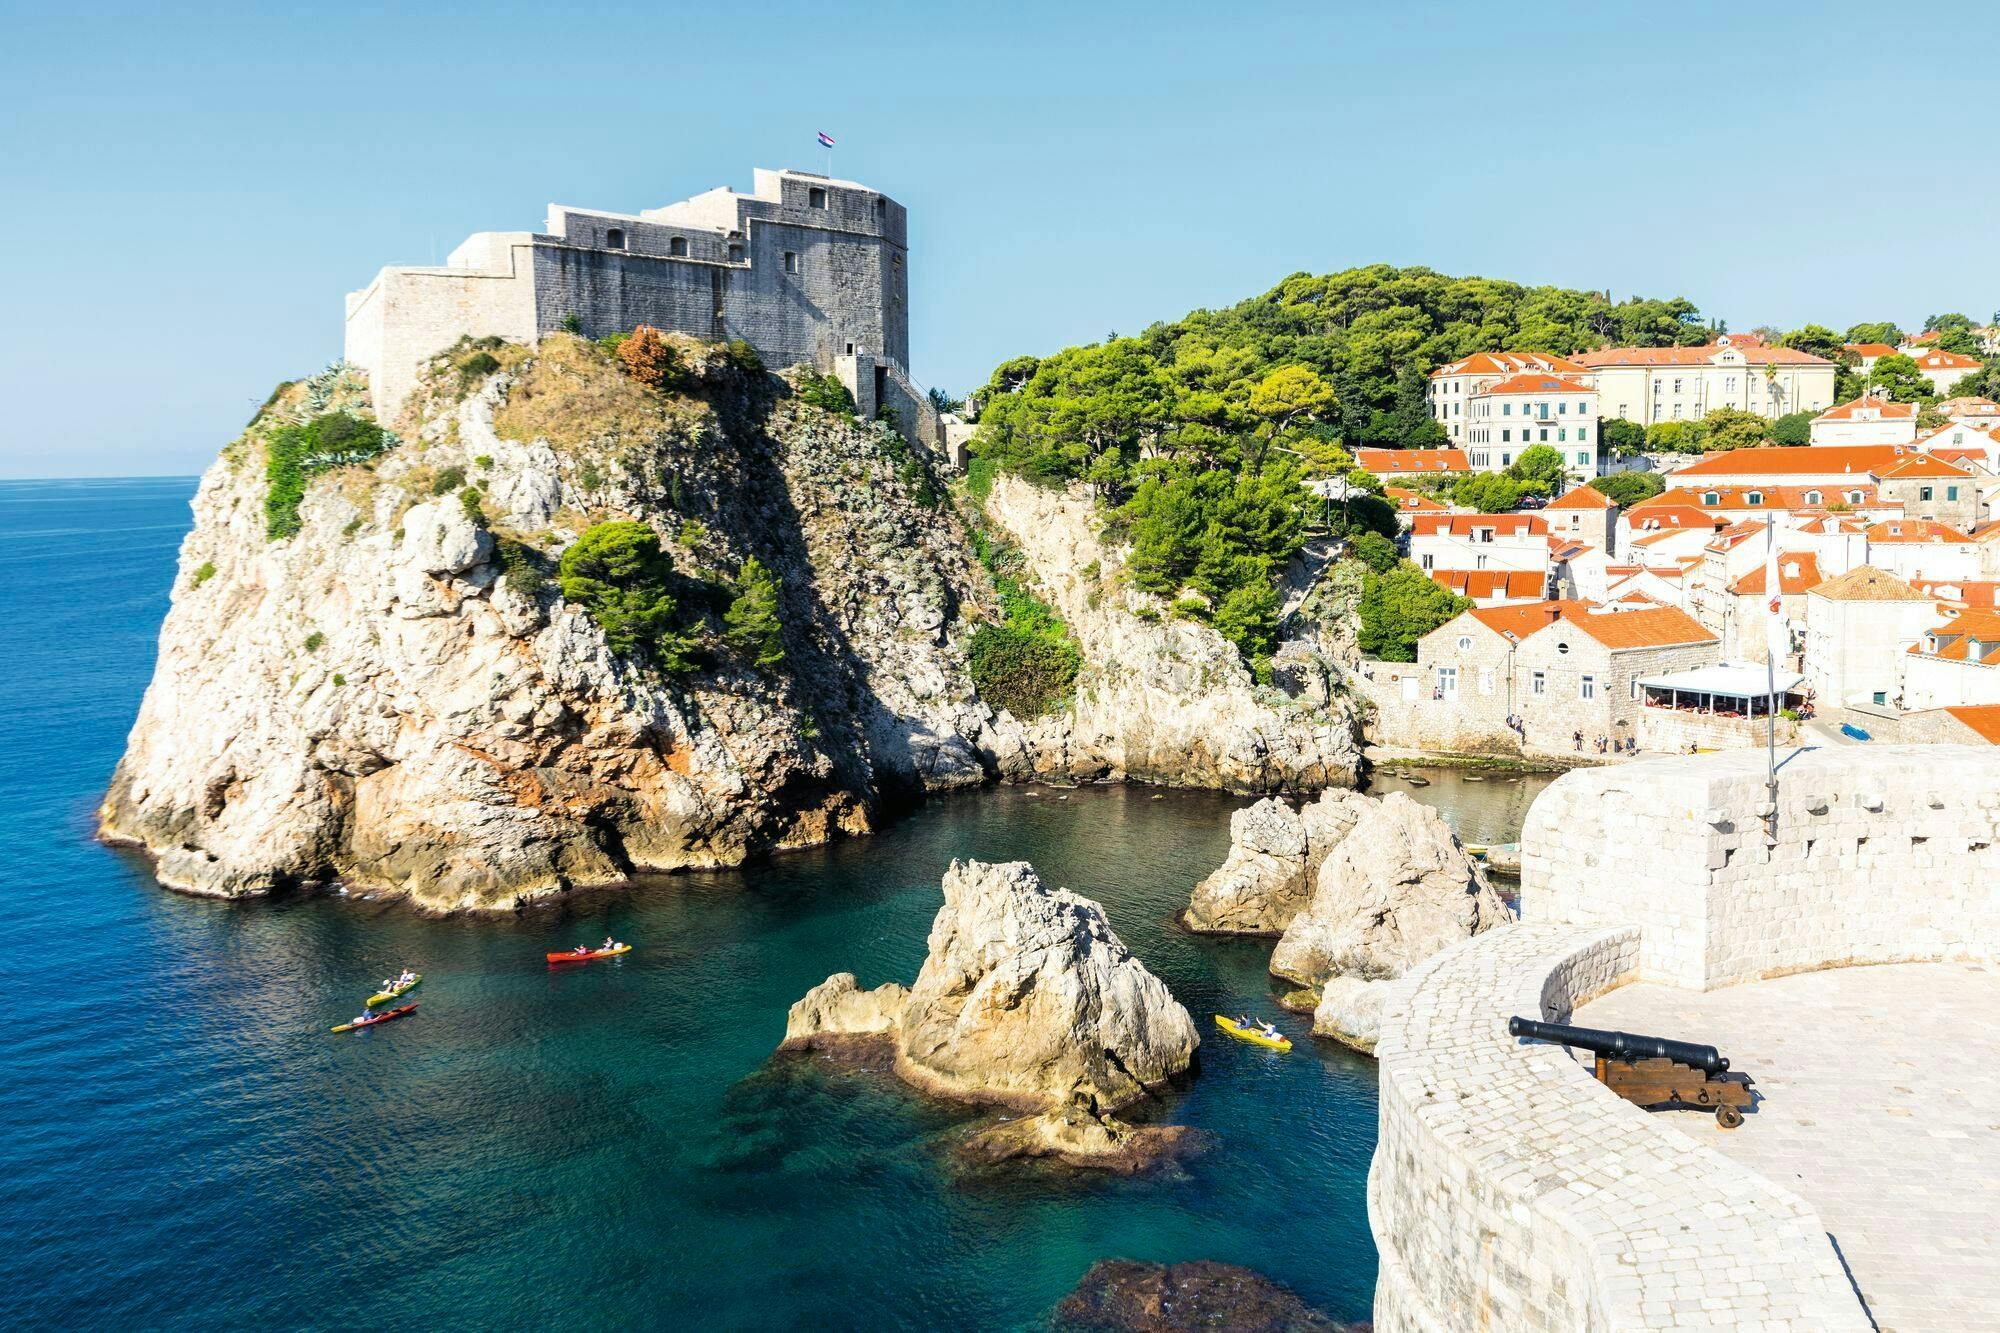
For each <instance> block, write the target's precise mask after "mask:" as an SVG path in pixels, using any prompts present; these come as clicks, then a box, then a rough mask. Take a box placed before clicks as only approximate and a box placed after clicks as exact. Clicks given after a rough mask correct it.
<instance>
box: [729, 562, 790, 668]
mask: <svg viewBox="0 0 2000 1333" xmlns="http://www.w3.org/2000/svg"><path fill="white" fill-rule="evenodd" d="M736 587H737V593H736V597H735V599H734V600H733V601H731V602H730V603H729V610H728V611H726V612H724V613H723V617H722V623H723V626H724V630H723V636H722V637H723V641H724V642H725V643H727V644H728V645H729V646H730V647H731V648H733V649H735V650H736V651H737V652H738V653H740V654H742V655H743V656H744V657H745V658H747V659H748V660H749V661H750V662H751V663H752V664H753V665H755V666H756V667H757V668H758V669H760V670H763V671H770V670H773V669H775V668H777V667H779V666H782V665H783V664H784V661H785V641H784V634H783V626H782V625H781V623H780V622H779V619H778V580H777V578H776V577H775V576H774V575H772V573H771V571H770V570H768V569H766V568H765V567H764V562H763V561H761V560H759V559H758V558H757V557H756V556H754V555H753V556H751V557H750V558H749V559H748V560H745V561H744V562H743V568H742V570H741V571H740V572H739V573H738V574H737V576H736Z"/></svg>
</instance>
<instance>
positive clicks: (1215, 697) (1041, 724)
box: [986, 476, 1361, 792]
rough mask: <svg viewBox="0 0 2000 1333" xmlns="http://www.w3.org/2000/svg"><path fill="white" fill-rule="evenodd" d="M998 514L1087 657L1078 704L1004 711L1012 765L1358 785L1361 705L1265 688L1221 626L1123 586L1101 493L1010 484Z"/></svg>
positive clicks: (1232, 786)
mask: <svg viewBox="0 0 2000 1333" xmlns="http://www.w3.org/2000/svg"><path fill="white" fill-rule="evenodd" d="M986 513H987V515H988V516H989V517H990V518H991V519H992V520H993V522H994V523H995V524H996V525H997V526H998V528H999V529H1000V531H1001V532H1002V533H1003V534H1005V535H1006V536H1007V537H1008V538H1010V539H1011V540H1012V541H1013V542H1014V543H1016V544H1017V545H1018V546H1019V547H1020V549H1021V553H1022V556H1023V558H1024V560H1025V563H1026V567H1027V571H1028V573H1029V575H1030V578H1031V582H1032V584H1033V586H1034V589H1035V591H1036V592H1037V593H1038V594H1040V595H1041V596H1043V597H1045V598H1046V599H1047V600H1048V601H1049V602H1050V603H1051V604H1052V605H1053V606H1054V607H1055V609H1056V611H1057V612H1058V613H1059V614H1060V615H1061V616H1062V618H1063V621H1064V623H1066V624H1067V625H1068V626H1069V628H1070V631H1071V632H1072V633H1073V634H1074V635H1075V636H1076V641H1077V645H1078V648H1079V650H1080V651H1081V653H1082V655H1083V659H1084V665H1083V670H1082V672H1081V674H1080V675H1079V677H1078V680H1077V692H1076V698H1075V700H1074V702H1073V703H1072V704H1071V705H1070V706H1069V707H1068V708H1066V709H1064V710H1062V711H1060V712H1058V713H1055V714H1052V715H1050V716H1048V717H1044V718H1040V719H1037V720H1035V721H1032V722H1023V721H1020V720H1017V719H1014V718H1013V717H1012V716H1011V715H1004V716H1003V719H1002V724H1001V726H1000V728H999V729H1000V731H1001V733H1002V734H1003V736H1005V737H1007V738H1009V740H1010V743H1011V746H1012V747H1014V748H1016V750H1017V753H1016V754H1015V755H1013V756H1012V757H1011V758H1006V759H1004V760H1003V768H1004V769H1005V770H1006V771H1008V772H1010V773H1014V774H1017V775H1019V776H1022V777H1036V778H1044V779H1050V780H1058V781H1065V780H1066V781H1094V780H1113V781H1118V780H1132V781H1142V782H1157V783H1160V784H1163V785H1167V786H1178V787H1212V788H1217V789H1221V790H1225V791H1243V792H1275V791H1320V790H1322V789H1325V788H1328V787H1352V786H1353V785H1354V778H1355V773H1356V770H1357V768H1358V766H1359V763H1360V758H1361V749H1360V743H1359V740H1358V734H1359V733H1358V727H1357V721H1356V718H1355V715H1354V711H1353V709H1352V707H1351V706H1350V705H1349V704H1348V702H1347V701H1346V700H1345V699H1334V700H1328V701H1326V702H1325V703H1321V704H1315V703H1313V702H1311V701H1308V700H1304V699H1291V698H1288V697H1287V696H1286V695H1284V694H1283V693H1282V692H1280V691H1278V690H1275V689H1266V688H1262V687H1260V686H1258V685H1257V683H1256V681H1255V680H1254V679H1253V678H1252V677H1251V674H1250V669H1249V667H1248V666H1247V665H1245V663H1244V661H1243V656H1242V654H1241V653H1239V652H1238V651H1237V650H1236V648H1235V647H1234V646H1233V645H1232V644H1230V643H1229V642H1228V641H1227V640H1226V639H1224V638H1223V637H1222V636H1221V635H1220V634H1218V633H1217V632H1216V631H1215V630H1214V629H1212V628H1210V627H1209V626H1207V625H1203V624H1199V623H1197V622H1195V621H1191V620H1185V619H1178V618H1175V617H1171V616H1161V615H1160V614H1159V608H1158V606H1157V605H1156V604H1155V603H1156V600H1157V599H1154V598H1151V597H1149V596H1147V595H1146V594H1143V593H1139V592H1136V591H1133V590H1130V589H1127V588H1124V587H1121V586H1120V585H1119V583H1118V581H1117V577H1116V576H1117V573H1118V569H1119V565H1120V562H1121V561H1122V559H1123V554H1124V553H1123V552H1122V551H1120V550H1118V549H1116V548H1113V547H1107V546H1106V545H1105V544H1104V543H1103V542H1102V541H1101V540H1100V539H1099V537H1098V535H1097V534H1098V530H1099V528H1100V527H1101V526H1102V523H1101V519H1100V517H1099V516H1098V514H1097V512H1096V511H1095V509H1094V508H1093V505H1092V501H1091V500H1090V499H1089V497H1088V496H1087V495H1085V494H1083V493H1082V492H1081V491H1075V492H1071V493H1068V494H1062V493H1057V492H1052V491H1048V490H1044V489H1042V488H1040V487H1037V486H1033V485H1030V484H1029V483H1027V482H1025V481H1022V480H1020V479H1018V478H1014V477H1005V476H1003V477H998V478H995V480H994V483H993V488H992V491H991V492H990V493H989V495H988V498H987V501H986Z"/></svg>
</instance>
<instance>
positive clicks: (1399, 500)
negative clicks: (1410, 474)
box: [1382, 486, 1450, 514]
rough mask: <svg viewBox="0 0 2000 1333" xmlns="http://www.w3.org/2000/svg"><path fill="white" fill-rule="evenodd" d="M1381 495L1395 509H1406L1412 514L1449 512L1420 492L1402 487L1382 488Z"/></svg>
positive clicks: (1443, 506)
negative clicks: (1388, 500)
mask: <svg viewBox="0 0 2000 1333" xmlns="http://www.w3.org/2000/svg"><path fill="white" fill-rule="evenodd" d="M1382 494H1384V495H1385V496H1387V497H1388V498H1389V499H1390V500H1392V501H1394V502H1395V505H1396V508H1398V509H1406V510H1409V511H1411V512H1413V513H1432V514H1443V513H1448V512H1450V511H1449V509H1448V508H1447V507H1446V506H1445V505H1443V504H1440V503H1439V502H1438V501H1436V500H1434V499H1432V498H1431V497H1430V496H1428V495H1425V494H1424V493H1423V492H1422V491H1413V490H1409V489H1407V488H1405V487H1402V486H1384V487H1383V488H1382Z"/></svg>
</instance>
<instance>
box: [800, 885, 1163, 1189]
mask: <svg viewBox="0 0 2000 1333" xmlns="http://www.w3.org/2000/svg"><path fill="white" fill-rule="evenodd" d="M944 900H945V901H944V906H943V907H942V908H941V909H939V911H938V914H937V918H936V920H935V921H934V922H933V923H932V926H931V933H930V940H929V952H928V953H927V954H926V956H925V958H924V964H923V967H922V968H921V969H920V970H919V971H918V973H917V980H916V984H915V985H913V986H912V987H910V988H909V990H908V991H907V992H905V991H904V990H903V988H902V987H900V986H897V985H895V984H893V983H891V984H889V985H884V986H881V987H878V988H877V989H875V990H873V991H862V990H860V989H859V988H858V986H857V985H856V983H855V980H854V977H853V975H852V974H851V973H836V974H835V975H833V976H831V977H829V978H828V979H827V980H826V981H825V982H823V983H821V984H820V985H819V986H816V987H814V988H813V989H812V990H811V991H810V992H808V993H807V994H806V996H805V997H804V998H803V999H801V1000H800V1001H799V1002H798V1003H797V1004H795V1005H793V1006H792V1009H791V1013H790V1015H789V1016H788V1019H787V1022H786V1029H785V1042H784V1046H783V1047H782V1048H781V1049H788V1050H794V1051H798V1050H813V1049H822V1048H825V1047H828V1046H838V1045H840V1044H844V1043H849V1042H853V1041H857V1040H869V1039H874V1040H878V1041H886V1042H893V1043H894V1046H895V1052H896V1071H897V1073H898V1074H899V1075H901V1076H902V1077H903V1078H904V1079H905V1080H906V1081H907V1082H909V1083H911V1084H912V1085H914V1086H916V1087H918V1088H921V1089H923V1090H924V1091H926V1092H930V1093H933V1094H935V1095H939V1096H943V1097H948V1098H952V1099H955V1100H960V1101H966V1102H972V1103H985V1104H999V1105H1003V1106H1006V1107H1009V1108H1013V1109H1016V1110H1024V1111H1028V1112H1031V1113H1034V1115H1033V1118H1032V1119H1031V1120H1026V1121H1011V1122H1005V1123H1003V1124H1001V1125H998V1126H995V1127H993V1129H992V1130H991V1131H989V1132H988V1133H985V1134H982V1135H976V1136H975V1137H974V1139H973V1141H972V1142H971V1143H970V1144H969V1145H968V1147H969V1152H970V1154H971V1155H973V1156H977V1157H982V1158H985V1159H988V1160H997V1159H1002V1158H1009V1157H1017V1156H1048V1157H1056V1158H1059V1159H1062V1160H1073V1159H1074V1160H1081V1159H1089V1158H1103V1159H1130V1160H1137V1159H1141V1158H1144V1157H1147V1156H1150V1155H1153V1154H1154V1153H1156V1152H1157V1151H1160V1150H1163V1149H1164V1148H1166V1147H1167V1146H1168V1145H1169V1142H1170V1141H1173V1140H1177V1139H1178V1138H1179V1137H1181V1136H1182V1135H1183V1134H1184V1131H1177V1130H1174V1129H1173V1128H1172V1127H1165V1128H1161V1129H1137V1128H1134V1127H1132V1126H1129V1125H1125V1124H1122V1123H1121V1122H1119V1121H1116V1120H1114V1119H1112V1118H1111V1115H1110V1113H1111V1112H1113V1111H1116V1110H1119V1109H1121V1108H1123V1107H1126V1106H1129V1105H1130V1104H1132V1103H1133V1102H1136V1101H1139V1100H1141V1099H1143V1098H1145V1097H1146V1096H1147V1095H1148V1094H1149V1093H1150V1092H1151V1091H1152V1090H1154V1089H1156V1088H1159V1087H1162V1086H1164V1085H1166V1084H1167V1083H1169V1082H1171V1081H1172V1080H1173V1079H1175V1078H1176V1077H1178V1076H1179V1075H1181V1074H1183V1073H1185V1072H1186V1071H1187V1070H1188V1068H1189V1067H1190V1066H1191V1065H1192V1063H1193V1061H1194V1054H1195V1051H1196V1049H1197V1048H1198V1047H1199V1046H1200V1044H1201V1037H1200V1035H1199V1033H1198V1031H1197V1029H1196V1027H1195V1023H1194V1019H1193V1018H1192V1017H1191V1016H1190V1015H1189V1014H1188V1011H1187V1010H1186V1009H1184V1008H1182V1007H1181V1005H1180V1003H1179V1002H1178V1001H1176V1000H1175V999H1174V997H1173V996H1172V995H1170V994H1169V993H1168V992H1167V988H1166V985H1165V983H1163V982H1162V981H1161V980H1160V979H1159V978H1158V977H1156V976H1154V975H1153V974H1152V973H1151V972H1149V971H1147V970H1146V966H1145V964H1143V963H1141V962H1140V961H1139V960H1138V959H1136V958H1134V957H1133V956H1132V954H1131V952H1130V951H1129V950H1127V949H1126V948H1125V946H1124V944H1123V943H1122V942H1121V941H1120V940H1119V939H1118V936H1117V935H1116V934H1114V933H1113V932H1112V930H1111V927H1110V925H1109V924H1107V923H1106V921H1105V919H1104V909H1103V908H1101V907H1099V906H1098V905H1097V904H1096V903H1094V902H1092V901H1090V900H1089V899H1088V898H1083V897H1080V896H1078V895H1077V894H1074V893H1071V892H1070V891H1069V890H1068V889H1058V888H1049V887H1047V886H1046V885H1044V884H1043V883H1042V882H1041V880H1040V878H1039V877H1038V876H1037V875H1036V874H1035V872H1034V869H1033V867H1031V866H1029V865H1028V864H1027V862H1025V861H1015V862H1011V863H1009V864H1006V865H987V864H984V863H982V862H978V861H954V862H953V863H952V865H951V869H950V870H949V871H947V872H946V874H945V877H944Z"/></svg>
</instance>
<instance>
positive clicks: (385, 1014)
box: [333, 1001, 417, 1032]
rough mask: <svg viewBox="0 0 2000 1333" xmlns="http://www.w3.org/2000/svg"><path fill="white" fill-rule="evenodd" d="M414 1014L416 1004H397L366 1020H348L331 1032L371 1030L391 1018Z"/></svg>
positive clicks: (413, 1002) (371, 1015)
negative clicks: (358, 1029)
mask: <svg viewBox="0 0 2000 1333" xmlns="http://www.w3.org/2000/svg"><path fill="white" fill-rule="evenodd" d="M415 1012H417V1006H416V1002H415V1001H411V1002H410V1003H409V1004H399V1005H397V1006H396V1007H395V1008H394V1009H384V1010H383V1011H382V1012H381V1013H379V1014H370V1015H368V1016H367V1017H366V1018H354V1019H349V1020H348V1021H347V1022H345V1023H342V1024H341V1025H340V1026H339V1027H337V1028H335V1029H333V1030H334V1031H335V1032H352V1031H354V1029H356V1028H372V1027H374V1026H375V1025H376V1024H377V1023H386V1022H388V1021H389V1020H390V1019H392V1018H401V1017H402V1016H403V1015H404V1014H414V1013H415Z"/></svg>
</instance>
